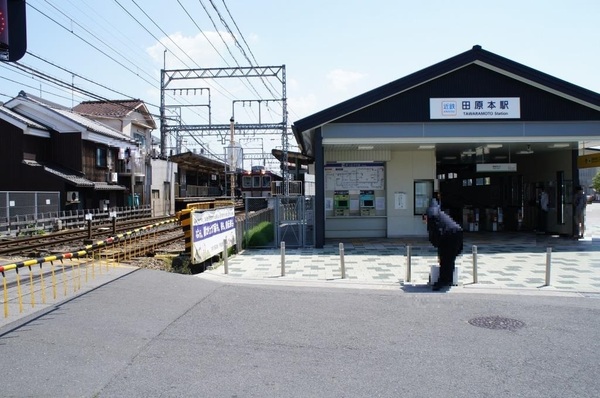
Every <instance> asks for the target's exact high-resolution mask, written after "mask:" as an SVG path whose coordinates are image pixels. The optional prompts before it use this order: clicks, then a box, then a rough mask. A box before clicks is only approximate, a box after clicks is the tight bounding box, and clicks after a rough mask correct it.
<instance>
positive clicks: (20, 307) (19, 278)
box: [16, 268, 23, 313]
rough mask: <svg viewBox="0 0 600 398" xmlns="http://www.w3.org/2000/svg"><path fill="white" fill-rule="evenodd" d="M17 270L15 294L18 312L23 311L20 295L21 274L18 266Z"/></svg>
mask: <svg viewBox="0 0 600 398" xmlns="http://www.w3.org/2000/svg"><path fill="white" fill-rule="evenodd" d="M16 271H17V296H19V313H21V312H23V296H22V295H21V274H19V268H16Z"/></svg>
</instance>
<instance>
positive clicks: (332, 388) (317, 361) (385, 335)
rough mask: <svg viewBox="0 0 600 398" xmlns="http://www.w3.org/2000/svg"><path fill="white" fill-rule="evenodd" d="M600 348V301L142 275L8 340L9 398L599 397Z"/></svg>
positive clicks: (0, 359) (1, 334)
mask: <svg viewBox="0 0 600 398" xmlns="http://www.w3.org/2000/svg"><path fill="white" fill-rule="evenodd" d="M490 317H499V318H501V319H503V322H497V321H498V319H499V318H490ZM470 321H471V322H473V323H475V324H479V325H480V326H474V325H472V324H471V323H469V322H470ZM486 321H487V322H486ZM486 325H487V326H490V327H495V329H489V328H485V327H481V326H486ZM599 337H600V299H598V298H590V297H587V298H581V297H551V296H535V295H523V296H519V295H491V294H485V293H478V294H461V293H452V294H447V293H433V292H429V291H427V292H422V293H406V292H403V291H401V290H400V289H399V290H397V291H396V290H370V289H336V288H317V287H308V286H307V287H302V286H300V287H290V286H261V285H244V284H232V285H227V284H222V283H220V282H214V281H208V280H203V279H202V278H198V277H190V276H183V275H177V274H169V273H164V272H160V271H152V270H138V271H134V272H132V273H130V274H127V275H125V276H123V277H121V278H119V279H116V280H114V281H112V282H110V283H108V284H105V285H102V286H99V287H98V288H96V289H94V290H92V291H89V292H87V293H84V294H82V295H80V296H78V297H75V298H73V299H71V300H68V301H66V302H63V303H61V304H60V305H57V306H55V307H48V308H47V309H45V310H44V312H42V313H36V314H34V315H31V316H29V317H26V318H23V319H20V320H19V321H17V322H14V323H11V324H7V325H5V326H3V327H2V328H1V329H0V364H1V369H2V372H1V373H0V374H1V376H0V389H1V390H0V391H1V394H0V395H2V396H3V397H26V396H30V397H399V396H402V397H427V396H439V397H567V396H568V397H597V396H598V391H600V378H598V375H599V374H600V361H598V358H599V352H600V339H599Z"/></svg>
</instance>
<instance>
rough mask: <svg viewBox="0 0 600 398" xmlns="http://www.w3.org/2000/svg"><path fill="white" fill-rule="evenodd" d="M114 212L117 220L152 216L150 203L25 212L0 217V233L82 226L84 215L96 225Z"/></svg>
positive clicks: (85, 221)
mask: <svg viewBox="0 0 600 398" xmlns="http://www.w3.org/2000/svg"><path fill="white" fill-rule="evenodd" d="M113 212H114V213H116V216H117V219H118V220H119V221H123V220H131V219H136V218H145V217H151V216H152V208H151V206H150V205H144V206H138V207H115V208H111V209H109V210H101V209H87V210H65V211H60V212H48V213H39V214H26V215H17V216H11V217H0V235H13V236H15V235H16V236H23V235H25V236H26V235H36V234H41V233H45V232H50V231H56V230H60V229H71V228H84V227H85V226H86V225H87V219H86V216H87V215H88V214H91V215H92V225H93V226H98V225H103V224H107V223H110V222H111V220H112V219H111V213H113Z"/></svg>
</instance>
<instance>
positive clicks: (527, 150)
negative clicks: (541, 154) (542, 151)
mask: <svg viewBox="0 0 600 398" xmlns="http://www.w3.org/2000/svg"><path fill="white" fill-rule="evenodd" d="M532 153H533V150H532V149H531V145H527V149H526V150H524V151H517V155H531V154H532Z"/></svg>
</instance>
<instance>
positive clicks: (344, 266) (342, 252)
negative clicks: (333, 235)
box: [340, 242, 346, 279]
mask: <svg viewBox="0 0 600 398" xmlns="http://www.w3.org/2000/svg"><path fill="white" fill-rule="evenodd" d="M340 268H341V271H342V279H345V278H346V263H345V262H344V244H343V243H341V242H340Z"/></svg>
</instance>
